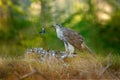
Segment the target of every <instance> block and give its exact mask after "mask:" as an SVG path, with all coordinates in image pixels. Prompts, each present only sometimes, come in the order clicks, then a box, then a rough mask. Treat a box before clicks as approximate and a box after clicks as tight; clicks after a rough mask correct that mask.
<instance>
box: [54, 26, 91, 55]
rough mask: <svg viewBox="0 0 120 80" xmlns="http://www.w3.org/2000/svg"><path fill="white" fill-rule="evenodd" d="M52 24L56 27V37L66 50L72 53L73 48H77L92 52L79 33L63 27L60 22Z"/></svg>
mask: <svg viewBox="0 0 120 80" xmlns="http://www.w3.org/2000/svg"><path fill="white" fill-rule="evenodd" d="M53 26H54V27H55V29H56V33H57V37H58V38H59V39H60V40H62V41H63V42H64V45H65V50H66V52H68V53H70V54H71V53H74V51H75V48H77V49H78V50H80V51H83V50H86V51H88V52H89V53H92V51H91V50H90V49H89V48H88V46H87V45H86V44H85V42H84V39H83V37H82V36H81V35H80V34H79V33H77V32H76V31H74V30H71V29H69V28H64V27H63V26H62V25H60V24H54V25H53Z"/></svg>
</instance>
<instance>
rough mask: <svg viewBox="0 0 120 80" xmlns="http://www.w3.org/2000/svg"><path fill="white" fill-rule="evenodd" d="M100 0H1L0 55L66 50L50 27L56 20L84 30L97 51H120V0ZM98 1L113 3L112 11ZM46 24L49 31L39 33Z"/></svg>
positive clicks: (82, 33) (86, 37)
mask: <svg viewBox="0 0 120 80" xmlns="http://www.w3.org/2000/svg"><path fill="white" fill-rule="evenodd" d="M99 1H100V2H99V3H97V0H86V1H80V0H56V1H55V0H7V1H6V0H0V55H1V56H19V55H23V54H24V52H25V51H26V49H27V48H34V47H43V48H45V49H54V50H64V45H63V43H62V41H60V40H59V39H58V38H57V37H56V32H55V30H54V29H52V28H51V27H50V26H51V25H52V24H53V23H61V24H63V25H64V26H65V27H68V28H71V29H73V30H75V31H77V32H79V33H81V35H83V36H84V38H85V42H86V43H87V45H88V46H89V47H90V48H91V49H92V50H93V51H94V52H96V53H100V54H102V53H103V54H104V53H108V52H112V53H113V54H119V53H120V51H119V49H120V46H119V44H120V34H119V33H120V24H119V21H120V6H119V5H120V4H119V1H118V2H117V0H114V1H108V0H104V1H103V0H99ZM60 2H61V3H60ZM98 4H101V5H102V4H105V6H106V5H109V6H108V8H110V9H111V10H112V11H111V12H107V11H105V10H104V8H101V9H99V8H97V5H98ZM118 4H119V5H118ZM61 5H62V6H61ZM101 7H102V6H101ZM108 11H109V10H108ZM98 12H103V13H105V14H106V15H108V16H109V17H110V19H108V20H104V19H102V20H100V19H101V18H99V17H98V16H97V15H98ZM101 17H102V15H101ZM43 27H44V28H45V29H46V33H45V34H39V32H40V31H41V29H42V28H43Z"/></svg>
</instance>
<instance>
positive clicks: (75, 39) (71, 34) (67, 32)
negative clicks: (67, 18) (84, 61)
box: [62, 28, 84, 50]
mask: <svg viewBox="0 0 120 80" xmlns="http://www.w3.org/2000/svg"><path fill="white" fill-rule="evenodd" d="M62 30H63V35H64V37H65V39H66V40H67V42H69V43H70V44H71V45H73V46H74V47H75V48H77V49H79V50H82V49H81V48H82V47H81V44H82V43H83V41H84V40H83V37H82V36H81V35H80V34H79V33H77V32H75V31H73V30H71V29H67V28H63V29H62Z"/></svg>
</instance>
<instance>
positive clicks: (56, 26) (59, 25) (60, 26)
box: [53, 24, 63, 28]
mask: <svg viewBox="0 0 120 80" xmlns="http://www.w3.org/2000/svg"><path fill="white" fill-rule="evenodd" d="M53 27H55V28H62V27H63V26H62V25H61V24H53Z"/></svg>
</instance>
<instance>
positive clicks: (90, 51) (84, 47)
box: [81, 42, 93, 53]
mask: <svg viewBox="0 0 120 80" xmlns="http://www.w3.org/2000/svg"><path fill="white" fill-rule="evenodd" d="M81 46H82V49H84V50H86V51H87V52H89V53H93V52H92V50H91V49H90V48H89V47H88V46H87V45H86V44H85V43H84V42H83V43H82V44H81Z"/></svg>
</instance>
